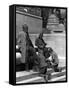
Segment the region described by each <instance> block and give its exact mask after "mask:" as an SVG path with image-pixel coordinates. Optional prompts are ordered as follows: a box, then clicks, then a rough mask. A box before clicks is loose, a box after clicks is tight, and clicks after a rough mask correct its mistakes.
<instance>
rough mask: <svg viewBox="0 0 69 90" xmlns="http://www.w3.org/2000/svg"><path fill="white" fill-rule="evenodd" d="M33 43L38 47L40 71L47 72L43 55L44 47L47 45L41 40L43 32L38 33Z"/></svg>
mask: <svg viewBox="0 0 69 90" xmlns="http://www.w3.org/2000/svg"><path fill="white" fill-rule="evenodd" d="M35 45H36V46H37V48H38V58H39V62H40V65H39V66H40V73H42V74H46V72H47V64H46V62H45V60H46V59H45V56H44V53H43V51H44V48H45V46H46V45H47V44H46V43H45V42H44V40H43V32H42V33H40V35H39V37H38V38H37V39H36V40H35Z"/></svg>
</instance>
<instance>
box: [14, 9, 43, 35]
mask: <svg viewBox="0 0 69 90" xmlns="http://www.w3.org/2000/svg"><path fill="white" fill-rule="evenodd" d="M24 24H27V25H28V28H29V30H28V31H29V33H40V32H41V31H42V18H41V17H39V16H35V15H32V14H28V13H25V12H21V11H16V36H17V34H18V32H19V31H21V30H22V25H24Z"/></svg>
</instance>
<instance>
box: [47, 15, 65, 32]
mask: <svg viewBox="0 0 69 90" xmlns="http://www.w3.org/2000/svg"><path fill="white" fill-rule="evenodd" d="M47 29H48V30H49V31H51V33H52V32H64V31H65V27H64V25H63V24H62V23H61V24H60V23H59V18H58V17H57V16H56V15H55V14H51V15H50V16H49V18H48V23H47Z"/></svg>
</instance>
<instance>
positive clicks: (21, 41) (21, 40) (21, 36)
mask: <svg viewBox="0 0 69 90" xmlns="http://www.w3.org/2000/svg"><path fill="white" fill-rule="evenodd" d="M23 27H24V26H23ZM17 45H18V46H19V48H20V51H21V56H22V58H21V63H25V56H26V33H25V31H24V29H23V30H22V31H20V32H19V33H18V37H17Z"/></svg>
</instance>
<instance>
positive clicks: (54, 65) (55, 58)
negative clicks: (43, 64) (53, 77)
mask: <svg viewBox="0 0 69 90" xmlns="http://www.w3.org/2000/svg"><path fill="white" fill-rule="evenodd" d="M49 53H50V56H51V58H50V59H49V61H50V65H51V67H52V68H53V69H54V71H55V72H60V71H61V69H59V68H58V65H59V59H58V56H57V54H56V52H55V51H53V49H52V48H49Z"/></svg>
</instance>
